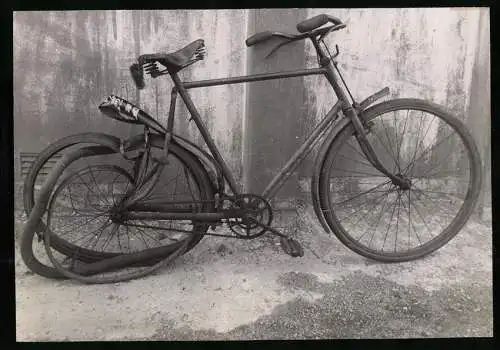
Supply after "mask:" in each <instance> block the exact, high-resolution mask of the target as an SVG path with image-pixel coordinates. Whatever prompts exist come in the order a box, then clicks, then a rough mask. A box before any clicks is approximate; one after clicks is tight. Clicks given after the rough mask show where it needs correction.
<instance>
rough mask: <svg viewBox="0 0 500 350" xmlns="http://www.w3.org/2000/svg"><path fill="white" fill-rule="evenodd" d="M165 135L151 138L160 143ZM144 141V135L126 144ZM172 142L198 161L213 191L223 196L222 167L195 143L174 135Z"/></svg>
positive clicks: (129, 140)
mask: <svg viewBox="0 0 500 350" xmlns="http://www.w3.org/2000/svg"><path fill="white" fill-rule="evenodd" d="M164 137H165V134H156V133H155V134H151V135H150V138H159V139H160V141H162V142H163V139H164ZM143 139H144V134H138V135H135V136H133V137H131V138H130V139H128V140H126V141H124V142H125V143H126V144H132V143H135V142H142V140H143ZM171 142H174V143H175V144H176V145H177V146H179V147H181V148H183V149H185V150H186V151H187V152H188V153H190V154H191V155H193V157H195V158H196V159H198V160H199V161H200V163H201V165H202V166H203V168H204V169H205V171H206V172H207V174H208V177H209V179H210V182H211V183H212V186H213V190H214V192H215V193H219V194H223V193H224V176H223V175H222V170H221V169H220V166H219V165H218V164H217V162H216V161H215V159H214V158H213V157H212V156H211V155H210V154H208V153H207V152H206V151H204V150H203V149H201V148H200V147H198V146H197V145H196V144H195V143H193V142H191V141H189V140H187V139H185V138H183V137H181V136H179V135H175V134H174V135H172V139H171Z"/></svg>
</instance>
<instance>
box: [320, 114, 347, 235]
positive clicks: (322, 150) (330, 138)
mask: <svg viewBox="0 0 500 350" xmlns="http://www.w3.org/2000/svg"><path fill="white" fill-rule="evenodd" d="M348 123H349V120H348V119H347V118H342V119H340V120H339V121H338V122H337V123H336V124H335V126H334V127H333V129H332V130H331V131H330V133H329V134H328V135H327V136H326V138H325V139H324V141H323V143H322V144H321V146H320V148H319V151H318V155H317V157H316V160H315V162H314V170H313V174H312V177H311V195H312V203H313V208H314V212H315V213H316V216H317V217H318V220H319V222H320V223H321V226H323V228H324V229H325V231H326V232H328V233H330V232H331V229H330V226H328V224H327V222H326V219H325V215H324V214H323V208H322V207H321V201H320V197H319V179H320V176H321V169H323V163H324V162H325V159H326V155H327V152H328V151H329V149H330V145H331V144H332V142H333V140H334V139H335V137H336V136H337V135H338V133H339V132H340V131H341V130H342V129H343V128H344V127H345V126H346V125H347V124H348Z"/></svg>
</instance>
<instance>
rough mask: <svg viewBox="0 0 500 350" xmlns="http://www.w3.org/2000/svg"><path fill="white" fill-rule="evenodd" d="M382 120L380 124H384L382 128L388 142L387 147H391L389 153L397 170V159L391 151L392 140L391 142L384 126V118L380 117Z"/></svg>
mask: <svg viewBox="0 0 500 350" xmlns="http://www.w3.org/2000/svg"><path fill="white" fill-rule="evenodd" d="M380 120H381V121H382V124H383V125H384V127H383V129H384V131H385V136H386V137H387V141H388V143H389V147H390V148H391V152H390V155H391V156H392V159H393V160H394V163H395V164H396V167H397V168H398V170H399V164H398V161H397V160H396V155H395V154H394V152H393V151H392V142H391V139H390V137H389V134H388V133H387V128H386V127H385V123H384V119H383V118H381V119H380Z"/></svg>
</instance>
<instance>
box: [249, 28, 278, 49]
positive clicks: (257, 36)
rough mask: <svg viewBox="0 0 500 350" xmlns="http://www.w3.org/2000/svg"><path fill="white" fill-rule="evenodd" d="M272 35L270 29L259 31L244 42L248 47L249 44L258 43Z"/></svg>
mask: <svg viewBox="0 0 500 350" xmlns="http://www.w3.org/2000/svg"><path fill="white" fill-rule="evenodd" d="M272 36H273V33H272V32H270V31H265V32H260V33H257V34H254V35H252V36H251V37H250V38H248V39H247V40H245V44H246V45H247V47H250V46H253V45H255V44H258V43H260V42H262V41H265V40H267V39H269V38H270V37H272Z"/></svg>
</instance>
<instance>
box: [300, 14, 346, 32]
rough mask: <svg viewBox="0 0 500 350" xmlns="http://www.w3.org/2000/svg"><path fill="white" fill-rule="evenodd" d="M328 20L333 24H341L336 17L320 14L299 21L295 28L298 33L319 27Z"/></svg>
mask: <svg viewBox="0 0 500 350" xmlns="http://www.w3.org/2000/svg"><path fill="white" fill-rule="evenodd" d="M328 22H332V23H333V24H335V25H339V24H342V21H341V20H340V19H338V18H337V17H333V16H330V15H325V14H321V15H317V16H314V17H312V18H309V19H306V20H305V21H302V22H300V23H299V24H297V30H298V31H299V33H306V32H310V31H311V30H313V29H316V28H319V27H321V26H322V25H324V24H326V23H328Z"/></svg>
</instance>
